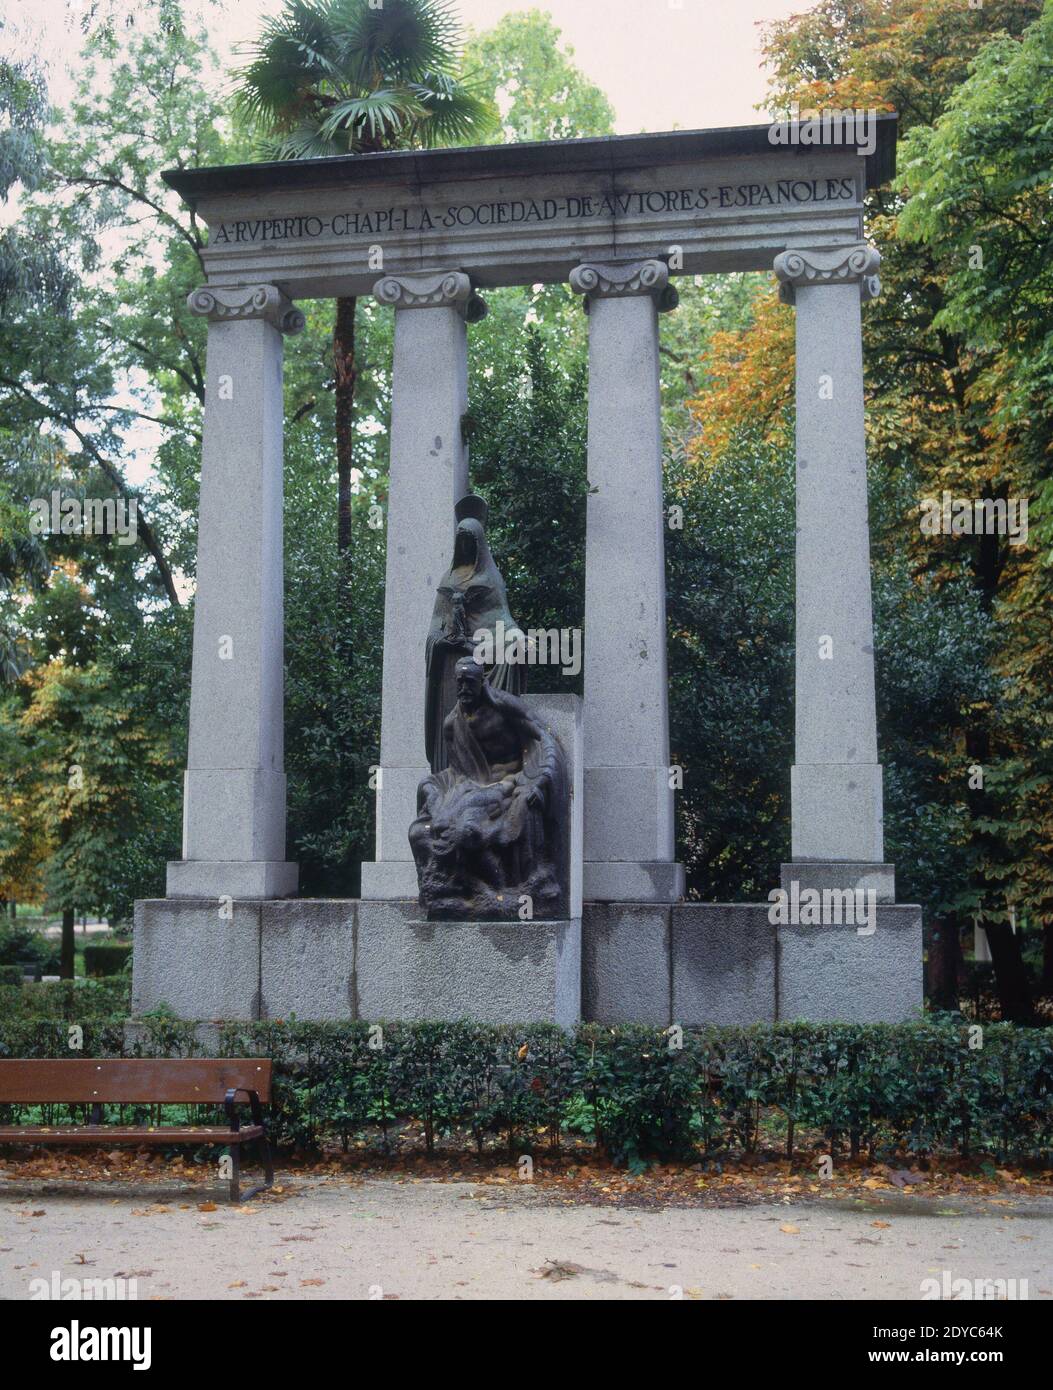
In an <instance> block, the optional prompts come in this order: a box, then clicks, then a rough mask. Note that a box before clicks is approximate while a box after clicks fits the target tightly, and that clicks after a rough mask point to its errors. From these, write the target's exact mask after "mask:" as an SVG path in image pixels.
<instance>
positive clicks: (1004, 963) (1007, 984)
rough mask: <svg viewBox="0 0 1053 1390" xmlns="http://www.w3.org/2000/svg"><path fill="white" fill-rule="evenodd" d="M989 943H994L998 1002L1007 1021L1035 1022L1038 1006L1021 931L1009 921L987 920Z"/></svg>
mask: <svg viewBox="0 0 1053 1390" xmlns="http://www.w3.org/2000/svg"><path fill="white" fill-rule="evenodd" d="M984 930H985V931H986V932H987V943H988V945H989V946H990V947H991V964H992V965H993V966H994V973H995V983H996V985H997V986H998V1003H999V1005H1000V1006H1001V1010H1002V1021H1003V1022H1004V1023H1033V1022H1034V1019H1035V1012H1034V1007H1033V1005H1032V1003H1031V990H1030V988H1029V987H1028V979H1027V968H1026V966H1025V965H1024V957H1023V955H1022V953H1021V950H1020V933H1019V932H1014V931H1013V928H1012V927H1011V926H1010V925H1009V923H1008V922H986V923H985V924H984Z"/></svg>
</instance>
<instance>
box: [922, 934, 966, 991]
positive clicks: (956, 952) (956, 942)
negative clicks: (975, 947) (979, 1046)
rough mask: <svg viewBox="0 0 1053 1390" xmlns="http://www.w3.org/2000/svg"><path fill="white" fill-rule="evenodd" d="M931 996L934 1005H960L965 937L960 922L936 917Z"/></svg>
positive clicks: (931, 939) (930, 945) (932, 937)
mask: <svg viewBox="0 0 1053 1390" xmlns="http://www.w3.org/2000/svg"><path fill="white" fill-rule="evenodd" d="M927 944H928V953H929V960H928V996H929V1003H930V1004H931V1005H932V1007H933V1008H934V1009H955V1010H956V1009H957V1008H958V1003H959V1000H958V972H959V969H960V967H961V956H962V947H961V937H960V934H959V930H958V925H957V923H956V922H954V921H952V920H951V919H950V918H947V917H936V918H934V919H933V920H932V922H931V923H930V924H929V930H928V943H927Z"/></svg>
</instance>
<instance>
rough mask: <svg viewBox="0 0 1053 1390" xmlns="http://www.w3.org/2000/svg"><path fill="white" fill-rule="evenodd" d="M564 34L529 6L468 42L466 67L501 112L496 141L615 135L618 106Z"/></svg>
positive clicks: (481, 91) (545, 14)
mask: <svg viewBox="0 0 1053 1390" xmlns="http://www.w3.org/2000/svg"><path fill="white" fill-rule="evenodd" d="M560 38H561V35H560V31H559V30H558V29H557V28H556V26H555V24H554V23H553V22H552V16H551V15H550V14H547V13H544V12H543V11H541V10H527V11H523V12H520V13H518V14H506V15H504V16H503V17H502V18H501V19H500V20H499V21H498V22H497V24H495V25H494V27H493V28H492V29H487V30H486V31H485V32H484V33H482V34H476V35H473V36H472V37H471V38H470V39H469V41H468V43H467V44H466V45H465V50H464V68H465V71H466V72H467V73H468V75H469V77H470V78H471V80H472V81H473V82H475V83H476V84H477V87H478V90H479V91H480V93H483V92H485V94H486V95H487V96H488V97H489V98H490V100H491V103H492V104H493V106H495V107H496V108H497V110H498V111H499V112H500V116H501V123H500V128H499V130H497V131H496V132H495V133H494V135H493V137H492V138H493V139H494V141H495V142H502V143H504V142H509V141H517V140H570V139H580V138H582V137H585V136H589V135H611V134H613V133H614V108H613V107H612V106H611V104H610V102H609V101H608V100H607V98H606V96H605V95H604V94H603V92H602V91H601V90H600V89H599V87H597V86H596V85H595V84H594V83H592V82H590V81H589V80H588V78H587V77H585V75H584V74H583V73H582V72H581V70H580V69H579V68H578V67H577V66H576V64H575V63H574V62H573V57H574V50H573V48H571V47H570V46H569V45H566V46H563V45H561V43H560Z"/></svg>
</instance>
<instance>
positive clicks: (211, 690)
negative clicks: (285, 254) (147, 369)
mask: <svg viewBox="0 0 1053 1390" xmlns="http://www.w3.org/2000/svg"><path fill="white" fill-rule="evenodd" d="M190 305H191V308H192V309H194V310H195V311H196V312H198V313H205V314H208V316H209V330H208V351H207V366H206V384H205V418H204V436H203V442H202V451H201V491H200V501H199V506H198V559H197V593H196V598H195V605H194V648H193V672H192V677H191V693H190V739H189V750H188V756H187V771H186V777H185V784H184V803H183V859H182V860H181V861H179V862H176V863H173V864H170V865H169V869H168V894H169V896H171V897H187V896H192V897H197V896H208V897H211V896H220V895H229V896H231V897H234V898H239V897H259V898H262V897H280V896H284V895H287V894H290V893H294V892H295V891H296V880H297V871H296V865H295V864H290V863H287V862H286V860H285V770H284V741H283V717H284V708H283V702H284V674H283V665H284V627H283V554H282V332H283V331H284V332H296V331H299V329H300V328H302V326H303V316H302V315H301V314H300V313H299V311H298V310H296V309H294V308H293V307H292V305H291V304H290V303H289V301H288V300H287V299H285V297H284V296H283V295H281V294H280V293H279V291H278V290H276V289H275V288H274V287H273V286H269V285H268V286H250V287H247V288H239V289H232V290H223V289H215V290H212V289H204V290H198V291H195V292H194V294H192V295H191V296H190Z"/></svg>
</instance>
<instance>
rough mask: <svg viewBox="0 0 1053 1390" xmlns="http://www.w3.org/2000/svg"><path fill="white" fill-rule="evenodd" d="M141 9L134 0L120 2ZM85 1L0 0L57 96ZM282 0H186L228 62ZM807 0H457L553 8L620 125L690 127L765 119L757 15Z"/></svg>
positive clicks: (473, 5)
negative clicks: (42, 64) (518, 0)
mask: <svg viewBox="0 0 1053 1390" xmlns="http://www.w3.org/2000/svg"><path fill="white" fill-rule="evenodd" d="M115 3H116V4H117V5H118V6H119V8H120V9H122V10H124V11H125V12H126V13H128V14H129V15H133V16H134V15H135V14H136V13H137V12H138V9H139V6H138V4H137V2H136V0H115ZM87 4H88V0H0V13H2V14H3V15H4V16H5V18H6V19H7V20H8V28H7V30H6V31H5V37H6V38H7V40H8V42H10V34H11V25H12V24H13V25H14V26H15V27H16V28H17V29H18V31H19V40H18V42H19V46H22V45H25V46H27V47H28V48H29V49H30V51H32V52H34V53H36V54H37V55H38V56H40V57H41V58H43V59H44V60H45V61H46V63H47V66H48V75H49V82H50V87H51V92H52V99H53V100H55V101H56V102H58V103H60V104H61V103H62V102H63V101H64V100H65V99H66V97H67V95H68V93H69V77H68V68H69V63H70V60H71V58H72V57H73V55H74V54H75V53H76V49H77V44H78V41H79V31H78V30H77V28H76V22H75V18H72V16H76V14H78V13H81V12H83V10H84V9H85V8H86V6H87ZM280 6H281V0H221V3H219V4H210V3H208V0H188V3H187V6H186V8H187V9H188V11H191V12H193V11H194V10H195V9H197V10H200V11H201V12H202V13H204V14H205V16H206V20H207V23H208V26H209V30H210V32H211V34H212V38H213V43H214V45H215V47H216V48H217V50H218V52H219V55H220V60H221V62H222V63H223V65H224V67H226V66H228V65H229V64H230V63H231V61H232V60H233V58H234V48H235V45H236V44H238V43H241V42H244V41H245V40H246V39H249V38H251V37H252V36H253V35H254V34H255V32H256V30H257V28H258V26H259V20H260V17H261V16H262V15H264V14H268V13H271V12H273V11H275V10H277V9H279V8H280ZM808 6H809V0H547V3H545V0H541V3H539V4H537V5H536V6H532V5H531V4H530V3H529V0H525V3H522V2H521V3H516V0H511V3H509V2H508V0H456V4H455V8H456V9H458V10H459V11H460V14H461V17H462V18H463V20H464V22H465V23H466V24H468V25H472V26H473V27H475V28H477V29H486V28H489V27H490V26H491V25H493V24H496V23H497V21H498V20H499V19H500V18H501V17H502V15H505V14H511V13H515V12H516V11H521V10H526V9H531V8H538V9H543V10H548V12H549V13H550V14H551V15H552V17H553V19H554V20H555V22H556V24H557V25H558V26H559V28H560V29H562V31H563V36H564V39H565V40H566V42H568V43H569V44H571V45H572V47H573V48H574V51H575V58H576V61H577V64H578V66H579V67H580V68H582V70H583V71H584V72H585V73H586V74H587V75H588V76H589V77H590V78H591V79H592V80H593V81H594V82H595V83H597V85H598V86H600V87H601V88H602V89H603V90H604V91H605V92H606V94H607V96H608V97H609V98H610V100H611V102H612V103H613V105H614V108H615V111H616V113H617V127H616V128H617V130H618V131H619V133H621V134H631V133H633V132H635V131H640V130H648V131H654V130H670V129H672V128H673V127H674V126H680V127H682V128H684V129H691V128H694V127H702V126H720V125H743V124H748V123H750V122H753V121H759V120H762V119H763V116H762V115H761V113H759V112H758V111H756V110H755V106H756V103H757V102H760V101H763V100H764V99H765V97H766V92H767V88H766V82H765V77H764V74H763V72H762V71H761V68H760V57H759V53H758V43H759V30H758V22H759V21H762V20H767V19H782V18H785V17H786V16H787V15H789V14H792V13H794V12H795V11H796V12H800V11H801V10H804V9H807V8H808Z"/></svg>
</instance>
